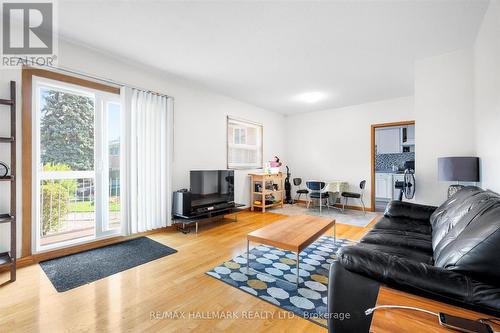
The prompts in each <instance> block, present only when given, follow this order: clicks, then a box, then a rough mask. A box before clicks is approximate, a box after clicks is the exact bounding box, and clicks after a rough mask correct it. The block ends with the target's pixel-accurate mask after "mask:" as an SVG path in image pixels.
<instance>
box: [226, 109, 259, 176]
mask: <svg viewBox="0 0 500 333" xmlns="http://www.w3.org/2000/svg"><path fill="white" fill-rule="evenodd" d="M262 132H263V128H262V125H260V124H256V123H252V122H249V121H245V120H239V119H235V118H231V117H228V118H227V167H228V169H256V168H262Z"/></svg>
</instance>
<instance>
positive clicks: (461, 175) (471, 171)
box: [438, 157, 479, 182]
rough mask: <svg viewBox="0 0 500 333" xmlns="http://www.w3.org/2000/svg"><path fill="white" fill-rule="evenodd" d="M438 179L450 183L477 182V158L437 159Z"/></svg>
mask: <svg viewBox="0 0 500 333" xmlns="http://www.w3.org/2000/svg"><path fill="white" fill-rule="evenodd" d="M438 179H439V180H440V181H452V182H458V181H461V182H479V157H440V158H438Z"/></svg>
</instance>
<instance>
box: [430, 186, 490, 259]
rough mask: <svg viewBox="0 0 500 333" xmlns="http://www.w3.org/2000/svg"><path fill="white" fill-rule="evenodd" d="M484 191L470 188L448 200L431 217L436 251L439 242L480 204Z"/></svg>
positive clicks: (433, 242) (433, 244) (433, 245)
mask: <svg viewBox="0 0 500 333" xmlns="http://www.w3.org/2000/svg"><path fill="white" fill-rule="evenodd" d="M483 193H484V191H483V190H481V189H480V188H478V187H475V186H468V187H465V188H463V189H462V190H460V191H458V192H457V193H455V195H453V196H452V197H450V198H448V200H446V201H445V202H444V203H443V204H442V205H441V206H439V207H438V208H437V209H436V210H435V211H434V213H433V214H432V215H431V218H430V224H431V227H432V248H433V249H434V250H436V248H437V246H438V244H439V242H441V240H442V239H443V238H444V237H445V236H446V234H447V233H448V232H450V230H451V229H452V228H453V227H454V226H455V225H456V224H457V223H458V222H459V221H460V219H461V218H462V217H463V216H464V215H466V214H467V213H468V212H469V211H470V210H471V208H472V206H474V205H477V204H480V202H481V200H480V199H478V198H477V196H481V194H483Z"/></svg>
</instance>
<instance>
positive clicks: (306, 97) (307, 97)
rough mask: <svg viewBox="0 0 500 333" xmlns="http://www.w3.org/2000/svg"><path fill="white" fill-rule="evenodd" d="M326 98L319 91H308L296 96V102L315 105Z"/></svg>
mask: <svg viewBox="0 0 500 333" xmlns="http://www.w3.org/2000/svg"><path fill="white" fill-rule="evenodd" d="M325 98H326V94H325V93H322V92H319V91H310V92H306V93H303V94H300V95H298V96H297V100H299V101H302V102H306V103H311V104H312V103H317V102H319V101H321V100H323V99H325Z"/></svg>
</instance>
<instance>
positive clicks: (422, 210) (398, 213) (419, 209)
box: [384, 200, 437, 221]
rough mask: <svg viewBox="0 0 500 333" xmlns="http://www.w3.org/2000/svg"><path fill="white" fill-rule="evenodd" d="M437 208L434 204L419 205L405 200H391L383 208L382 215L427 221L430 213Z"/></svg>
mask: <svg viewBox="0 0 500 333" xmlns="http://www.w3.org/2000/svg"><path fill="white" fill-rule="evenodd" d="M436 209H437V207H435V206H426V205H419V204H415V203H411V202H405V201H396V200H394V201H391V202H389V204H388V205H387V207H386V208H385V212H384V215H385V216H387V217H400V218H401V217H402V218H409V219H413V220H423V221H429V220H430V218H431V215H432V213H434V211H435V210H436Z"/></svg>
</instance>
